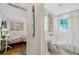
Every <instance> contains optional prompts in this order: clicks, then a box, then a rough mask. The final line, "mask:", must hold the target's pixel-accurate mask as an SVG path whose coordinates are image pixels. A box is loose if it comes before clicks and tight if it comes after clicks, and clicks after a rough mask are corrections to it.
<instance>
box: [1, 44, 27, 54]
mask: <svg viewBox="0 0 79 59" xmlns="http://www.w3.org/2000/svg"><path fill="white" fill-rule="evenodd" d="M2 55H26V45H25V44H21V45H18V46H14V48H9V49H8V51H7V52H6V53H5V51H3V53H2Z"/></svg>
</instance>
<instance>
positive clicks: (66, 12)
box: [55, 9, 79, 17]
mask: <svg viewBox="0 0 79 59" xmlns="http://www.w3.org/2000/svg"><path fill="white" fill-rule="evenodd" d="M75 11H79V9H76V10H73V11H70V12H66V13H63V14H60V15H56V16H55V17H58V16H61V15H64V14H69V13H72V12H75Z"/></svg>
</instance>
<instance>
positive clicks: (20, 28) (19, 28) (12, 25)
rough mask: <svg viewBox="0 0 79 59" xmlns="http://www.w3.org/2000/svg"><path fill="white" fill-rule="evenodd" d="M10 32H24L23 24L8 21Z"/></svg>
mask: <svg viewBox="0 0 79 59" xmlns="http://www.w3.org/2000/svg"><path fill="white" fill-rule="evenodd" d="M10 31H24V23H23V22H22V21H10Z"/></svg>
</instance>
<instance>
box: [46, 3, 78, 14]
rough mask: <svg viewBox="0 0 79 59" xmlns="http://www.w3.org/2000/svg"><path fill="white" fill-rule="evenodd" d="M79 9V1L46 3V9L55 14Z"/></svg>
mask: <svg viewBox="0 0 79 59" xmlns="http://www.w3.org/2000/svg"><path fill="white" fill-rule="evenodd" d="M76 9H79V3H46V4H45V10H46V11H47V12H50V13H52V14H53V15H55V16H56V15H60V14H64V13H66V12H70V11H73V10H76Z"/></svg>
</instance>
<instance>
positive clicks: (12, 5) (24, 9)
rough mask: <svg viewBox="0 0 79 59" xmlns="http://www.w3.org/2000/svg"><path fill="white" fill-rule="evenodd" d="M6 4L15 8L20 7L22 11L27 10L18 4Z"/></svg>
mask: <svg viewBox="0 0 79 59" xmlns="http://www.w3.org/2000/svg"><path fill="white" fill-rule="evenodd" d="M8 5H9V6H12V7H15V8H18V9H21V10H23V11H27V9H25V8H22V7H20V6H17V5H14V4H12V3H8Z"/></svg>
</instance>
